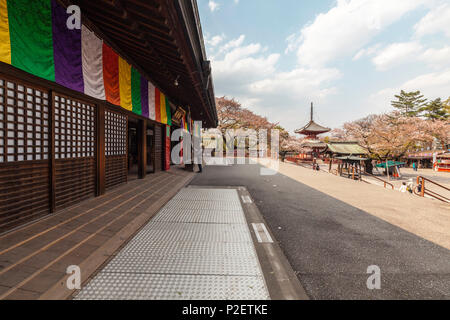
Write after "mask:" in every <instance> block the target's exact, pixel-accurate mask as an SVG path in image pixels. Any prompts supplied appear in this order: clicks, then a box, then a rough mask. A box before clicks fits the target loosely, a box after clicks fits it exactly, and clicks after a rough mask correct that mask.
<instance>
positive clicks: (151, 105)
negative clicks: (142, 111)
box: [148, 82, 157, 121]
mask: <svg viewBox="0 0 450 320" xmlns="http://www.w3.org/2000/svg"><path fill="white" fill-rule="evenodd" d="M155 90H156V89H155V86H154V85H153V84H152V83H151V82H149V83H148V118H149V119H151V120H155V121H157V120H156V112H155V105H156V99H155Z"/></svg>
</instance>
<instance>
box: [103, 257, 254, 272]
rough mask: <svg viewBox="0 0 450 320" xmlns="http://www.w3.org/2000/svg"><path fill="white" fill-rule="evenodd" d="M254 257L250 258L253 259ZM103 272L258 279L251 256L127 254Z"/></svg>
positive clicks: (114, 260) (116, 259)
mask: <svg viewBox="0 0 450 320" xmlns="http://www.w3.org/2000/svg"><path fill="white" fill-rule="evenodd" d="M252 258H253V259H252ZM103 271H104V272H113V273H121V272H131V273H164V274H194V275H210V274H214V275H226V276H229V275H246V276H259V275H260V273H259V271H258V262H257V261H256V259H254V257H243V256H240V257H233V256H224V255H208V256H207V255H186V254H181V255H172V254H170V255H169V254H167V255H163V256H161V255H159V256H154V255H144V256H140V255H129V254H123V255H122V254H121V255H118V256H117V257H115V258H114V259H113V260H112V261H111V262H110V263H109V264H108V265H107V266H106V267H105V268H104V269H103Z"/></svg>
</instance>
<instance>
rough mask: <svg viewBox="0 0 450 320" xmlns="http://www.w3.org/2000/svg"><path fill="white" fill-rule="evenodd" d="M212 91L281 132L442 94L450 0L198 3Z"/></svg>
mask: <svg viewBox="0 0 450 320" xmlns="http://www.w3.org/2000/svg"><path fill="white" fill-rule="evenodd" d="M198 5H199V10H200V16H201V21H202V27H203V33H204V36H205V43H206V48H207V53H208V58H209V59H210V60H211V61H212V67H213V77H214V82H215V90H216V96H223V95H225V96H228V97H235V98H236V99H237V100H239V101H240V102H241V103H242V104H243V105H244V106H245V107H247V108H249V109H250V110H252V111H255V112H256V113H258V114H261V115H264V116H267V117H268V118H269V120H270V121H272V122H279V123H280V124H281V125H282V126H284V127H285V128H286V129H288V130H289V131H291V132H292V131H293V130H295V129H298V128H300V127H302V126H303V125H304V124H306V122H307V121H308V119H309V105H310V102H312V101H313V102H314V103H315V106H316V108H315V110H316V111H315V118H316V120H317V121H318V122H320V123H321V124H322V125H325V126H329V127H332V128H336V127H339V126H341V125H342V124H343V123H345V122H347V121H351V120H356V119H359V118H361V117H364V116H366V115H369V114H372V113H382V112H387V111H390V110H391V109H392V108H391V106H390V101H391V100H392V99H393V96H394V94H397V93H398V92H399V91H400V90H401V89H405V90H421V91H422V92H423V93H424V94H425V95H426V97H427V98H429V99H435V98H438V97H441V98H445V99H446V98H448V97H449V96H450V27H449V21H450V0H316V1H311V0H198Z"/></svg>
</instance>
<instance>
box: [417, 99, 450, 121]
mask: <svg viewBox="0 0 450 320" xmlns="http://www.w3.org/2000/svg"><path fill="white" fill-rule="evenodd" d="M419 111H420V113H421V115H422V116H424V117H425V118H427V119H428V120H446V119H448V117H449V114H448V112H447V110H446V108H445V105H444V103H443V102H442V100H441V98H438V99H436V100H433V101H431V102H430V103H428V104H427V105H426V106H424V107H422V108H420V110H419Z"/></svg>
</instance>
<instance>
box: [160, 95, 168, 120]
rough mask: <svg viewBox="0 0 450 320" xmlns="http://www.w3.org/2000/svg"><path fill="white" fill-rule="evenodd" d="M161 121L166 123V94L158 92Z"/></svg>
mask: <svg viewBox="0 0 450 320" xmlns="http://www.w3.org/2000/svg"><path fill="white" fill-rule="evenodd" d="M159 95H160V104H161V123H164V124H167V109H166V96H165V95H164V94H163V93H162V92H160V93H159Z"/></svg>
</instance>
